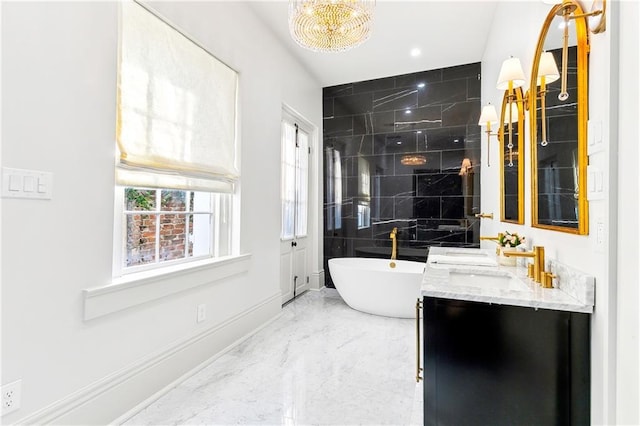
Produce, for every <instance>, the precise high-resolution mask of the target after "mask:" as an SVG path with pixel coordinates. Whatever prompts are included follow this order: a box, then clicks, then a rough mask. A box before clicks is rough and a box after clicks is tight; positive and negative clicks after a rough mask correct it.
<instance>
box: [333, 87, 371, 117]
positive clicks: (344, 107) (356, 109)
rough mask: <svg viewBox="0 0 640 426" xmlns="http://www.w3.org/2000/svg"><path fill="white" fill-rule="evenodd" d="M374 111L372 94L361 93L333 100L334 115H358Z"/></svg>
mask: <svg viewBox="0 0 640 426" xmlns="http://www.w3.org/2000/svg"><path fill="white" fill-rule="evenodd" d="M372 110H373V95H372V93H359V94H357V95H350V96H336V97H335V98H333V115H334V116H336V117H337V116H341V115H357V114H362V113H363V112H370V111H372Z"/></svg>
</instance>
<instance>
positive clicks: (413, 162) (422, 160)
mask: <svg viewBox="0 0 640 426" xmlns="http://www.w3.org/2000/svg"><path fill="white" fill-rule="evenodd" d="M400 163H401V164H402V165H404V166H422V165H424V164H427V157H425V156H424V155H415V154H410V155H405V156H403V157H402V158H401V159H400Z"/></svg>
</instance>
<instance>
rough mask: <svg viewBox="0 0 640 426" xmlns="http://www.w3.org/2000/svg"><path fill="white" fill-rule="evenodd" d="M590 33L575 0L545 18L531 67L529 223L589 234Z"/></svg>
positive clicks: (583, 15)
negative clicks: (530, 209) (588, 121)
mask: <svg viewBox="0 0 640 426" xmlns="http://www.w3.org/2000/svg"><path fill="white" fill-rule="evenodd" d="M587 55H588V33H587V25H586V19H585V14H584V13H583V11H582V8H581V7H580V5H579V4H578V3H577V2H576V1H574V0H565V1H563V3H562V4H558V5H555V6H554V7H553V8H552V9H551V11H550V12H549V14H548V15H547V18H546V20H545V22H544V25H543V27H542V30H541V32H540V36H539V38H538V45H537V47H536V53H535V57H534V61H533V67H532V70H531V82H530V86H529V87H530V89H529V93H528V96H529V99H528V100H529V119H530V120H529V122H530V123H529V124H530V126H531V128H530V130H531V132H530V133H531V154H530V155H531V181H532V184H531V198H532V200H531V201H532V202H531V204H532V226H534V227H536V228H544V229H550V230H555V231H561V232H569V233H573V234H579V235H586V234H588V233H589V218H588V214H589V208H588V203H587V164H588V157H587V118H588V95H587V89H588V87H587V82H588V79H587V78H588V76H587V72H588V56H587Z"/></svg>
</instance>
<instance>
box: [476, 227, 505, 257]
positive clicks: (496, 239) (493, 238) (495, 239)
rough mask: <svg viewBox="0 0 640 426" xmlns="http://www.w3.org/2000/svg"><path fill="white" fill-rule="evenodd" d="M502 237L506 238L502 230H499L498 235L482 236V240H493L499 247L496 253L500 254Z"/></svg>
mask: <svg viewBox="0 0 640 426" xmlns="http://www.w3.org/2000/svg"><path fill="white" fill-rule="evenodd" d="M502 238H504V234H503V233H502V232H498V235H497V236H495V237H482V236H481V237H480V241H493V242H494V243H496V244H498V247H496V255H499V254H500V241H502Z"/></svg>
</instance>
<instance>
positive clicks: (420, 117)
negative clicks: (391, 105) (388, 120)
mask: <svg viewBox="0 0 640 426" xmlns="http://www.w3.org/2000/svg"><path fill="white" fill-rule="evenodd" d="M394 121H395V126H396V130H397V131H407V130H413V131H416V130H426V129H430V128H433V127H442V108H441V107H440V105H438V106H428V107H421V108H413V109H405V110H401V111H395V117H394Z"/></svg>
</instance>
